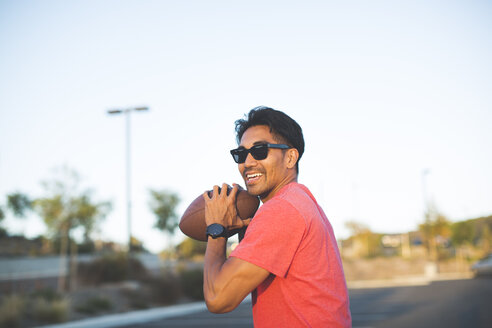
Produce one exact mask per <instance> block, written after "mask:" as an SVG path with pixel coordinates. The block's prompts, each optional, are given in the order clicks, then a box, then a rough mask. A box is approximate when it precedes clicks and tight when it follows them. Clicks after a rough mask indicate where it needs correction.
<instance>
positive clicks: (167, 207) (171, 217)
mask: <svg viewBox="0 0 492 328" xmlns="http://www.w3.org/2000/svg"><path fill="white" fill-rule="evenodd" d="M149 196H150V200H149V207H150V209H151V210H152V212H153V213H154V214H155V216H156V223H155V227H156V228H157V229H159V230H161V231H163V232H164V233H167V234H168V235H169V236H171V235H172V234H173V233H174V230H176V228H177V227H178V215H177V214H176V207H177V206H178V204H179V201H180V199H179V196H178V195H177V194H176V193H174V192H171V191H168V190H161V191H158V190H153V189H150V190H149Z"/></svg>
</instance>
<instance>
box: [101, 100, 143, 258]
mask: <svg viewBox="0 0 492 328" xmlns="http://www.w3.org/2000/svg"><path fill="white" fill-rule="evenodd" d="M147 110H149V108H148V107H131V108H124V109H110V110H108V114H110V115H112V114H125V118H126V133H125V139H126V161H125V162H126V206H127V207H126V219H127V229H128V253H131V250H132V192H131V147H130V113H131V112H133V111H147Z"/></svg>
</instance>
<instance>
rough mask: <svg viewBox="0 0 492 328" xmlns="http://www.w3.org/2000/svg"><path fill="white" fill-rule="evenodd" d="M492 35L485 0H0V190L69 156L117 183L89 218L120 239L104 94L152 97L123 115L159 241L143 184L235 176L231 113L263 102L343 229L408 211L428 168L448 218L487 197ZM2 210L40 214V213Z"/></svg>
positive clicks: (125, 101) (385, 227) (94, 181)
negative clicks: (289, 130)
mask: <svg viewBox="0 0 492 328" xmlns="http://www.w3.org/2000/svg"><path fill="white" fill-rule="evenodd" d="M491 35H492V3H491V2H488V1H474V0H471V1H401V2H395V1H362V0H361V1H337V2H335V1H309V0H308V1H302V2H301V1H285V0H284V1H256V0H253V1H247V2H244V1H225V0H224V1H90V0H89V1H87V0H85V1H77V0H74V1H61V0H60V1H50V0H46V1H22V0H20V1H17V0H16V1H13V0H12V1H5V0H0V197H1V198H0V199H1V203H4V202H5V195H6V194H7V193H10V192H13V191H22V192H25V193H28V194H29V195H31V196H32V197H37V196H41V195H42V194H43V189H42V188H41V185H40V182H41V181H42V180H46V179H49V178H50V177H51V176H52V174H51V170H52V169H53V168H55V167H60V166H62V165H68V166H69V167H71V168H72V169H75V170H76V171H78V172H79V173H80V175H81V176H82V179H83V180H82V181H83V187H90V188H93V189H94V191H95V194H94V198H95V199H96V200H100V201H102V200H111V201H113V205H114V209H113V211H112V212H111V213H110V215H108V216H107V218H106V219H105V221H104V222H103V223H102V224H101V226H100V231H99V232H98V234H97V236H99V237H101V238H104V239H111V240H114V241H117V242H125V241H126V238H127V237H126V236H127V230H126V205H125V201H126V200H125V121H124V117H123V116H108V115H107V114H106V111H107V110H108V109H111V108H125V107H131V106H140V105H146V106H149V107H150V111H149V112H142V113H134V114H132V116H131V125H132V126H131V144H132V185H133V188H132V190H133V192H132V197H133V233H134V235H135V236H136V237H137V238H139V239H140V240H142V241H144V243H145V245H146V246H147V247H148V248H150V249H151V250H155V251H158V250H160V249H162V248H163V247H164V246H165V245H167V240H166V238H165V235H164V234H162V233H161V232H159V231H157V230H155V229H153V228H152V226H153V224H154V221H155V218H154V217H153V214H152V213H151V212H150V210H149V207H148V188H155V189H169V190H173V191H175V192H177V193H178V194H179V195H180V197H181V199H182V202H181V205H180V207H179V213H180V214H181V213H182V212H183V211H184V209H185V208H186V206H187V205H188V204H189V203H190V202H191V201H192V200H193V199H194V198H195V197H197V196H198V195H199V194H201V193H202V192H203V191H204V190H206V189H210V188H211V187H212V186H213V185H214V184H221V183H222V182H227V183H233V182H238V183H241V184H243V182H242V180H241V178H240V176H239V174H238V172H237V166H236V164H235V163H234V162H233V161H232V158H231V157H230V154H229V153H228V150H229V149H232V148H235V146H236V144H235V139H234V121H235V120H236V119H238V118H241V117H242V116H243V115H244V114H245V113H246V112H248V111H249V110H250V109H251V108H253V107H255V106H258V105H266V106H270V107H273V108H275V109H279V110H282V111H284V112H286V113H287V114H289V115H290V116H292V117H293V118H294V119H295V120H297V121H298V122H299V124H300V125H301V126H302V127H303V130H304V134H305V140H306V152H305V155H304V157H303V158H302V159H301V162H300V176H299V182H301V183H304V184H306V185H307V186H308V187H309V188H310V189H311V191H312V192H313V193H314V194H315V196H316V197H317V198H318V200H319V202H320V204H321V205H322V206H323V207H324V209H325V212H326V213H327V215H328V217H329V218H330V220H331V222H332V224H333V226H334V228H335V232H336V234H337V236H338V237H344V236H346V234H347V231H346V229H345V226H344V224H345V222H347V221H348V220H356V221H359V222H362V223H365V224H367V225H368V226H369V227H370V228H371V229H372V230H373V231H377V232H402V231H408V230H411V229H416V228H417V225H418V224H419V223H420V222H422V220H423V211H424V196H423V194H424V192H423V191H424V187H423V186H424V183H423V171H424V170H426V169H428V170H429V174H427V175H426V176H425V177H426V178H425V185H426V188H425V189H426V191H427V194H428V198H429V199H432V200H433V202H434V203H435V204H436V206H437V208H438V209H439V210H440V211H441V212H442V213H443V214H445V215H446V216H447V217H448V218H449V219H451V220H452V221H456V220H462V219H466V218H474V217H478V216H482V215H490V214H492V191H491V186H492V169H491V168H492V128H491V127H492V78H491V77H492V64H491V60H490V59H491V58H492V38H491ZM243 185H244V184H243ZM4 227H6V228H7V229H8V230H9V231H11V232H17V233H25V234H27V235H28V236H35V235H37V234H39V233H43V232H44V225H43V224H42V222H41V220H40V219H39V218H38V217H36V216H34V215H33V216H31V217H30V218H29V219H27V220H24V221H19V220H17V219H13V218H10V217H9V218H7V220H6V221H4ZM181 238H182V235H181V233H180V232H177V233H176V236H175V240H180V239H181Z"/></svg>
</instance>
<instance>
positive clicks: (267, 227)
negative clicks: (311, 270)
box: [231, 199, 306, 277]
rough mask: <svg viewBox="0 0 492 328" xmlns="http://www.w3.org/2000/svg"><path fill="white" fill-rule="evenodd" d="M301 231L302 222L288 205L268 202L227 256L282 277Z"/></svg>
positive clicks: (277, 200)
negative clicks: (229, 255)
mask: <svg viewBox="0 0 492 328" xmlns="http://www.w3.org/2000/svg"><path fill="white" fill-rule="evenodd" d="M305 231H306V223H305V221H304V219H303V218H302V216H301V215H300V213H299V212H298V211H297V210H296V209H295V208H294V207H293V206H292V205H291V204H290V203H289V202H288V201H286V200H283V199H272V200H270V201H269V202H268V203H265V204H264V205H263V206H262V207H260V209H259V210H258V212H257V213H256V215H255V217H254V218H253V220H252V221H251V223H250V224H249V226H248V229H247V231H246V235H245V236H244V239H243V240H242V241H241V243H240V244H239V245H238V246H237V247H236V249H235V250H234V251H233V252H232V253H231V256H233V257H237V258H240V259H242V260H244V261H247V262H250V263H252V264H255V265H257V266H259V267H262V268H264V269H266V270H268V271H269V272H271V273H273V274H274V275H276V276H280V277H285V276H286V275H287V272H288V270H289V267H290V265H291V263H292V261H293V259H294V255H295V254H296V252H297V249H298V248H299V245H300V243H301V241H302V238H303V236H304V233H305Z"/></svg>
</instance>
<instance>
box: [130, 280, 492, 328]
mask: <svg viewBox="0 0 492 328" xmlns="http://www.w3.org/2000/svg"><path fill="white" fill-rule="evenodd" d="M350 300H351V311H352V317H353V327H354V328H358V327H360V328H361V327H374V328H386V327H392V328H406V327H411V328H414V327H419V328H425V327H432V328H439V327H443V328H458V327H459V328H462V327H474V328H481V327H492V279H468V280H452V281H437V282H433V283H431V284H429V285H427V286H411V287H388V288H374V289H352V290H350ZM129 327H130V326H128V328H129ZM131 327H139V328H156V327H167V328H178V327H180V328H182V327H204V328H207V327H210V328H212V327H234V328H252V327H253V320H252V318H251V304H250V303H243V304H242V305H240V306H239V307H238V308H237V309H236V310H234V311H233V312H231V313H228V314H223V315H214V314H210V313H208V312H206V311H200V312H197V313H193V314H188V315H186V316H181V317H174V318H167V319H162V320H158V321H154V322H148V323H144V324H139V325H132V326H131Z"/></svg>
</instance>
